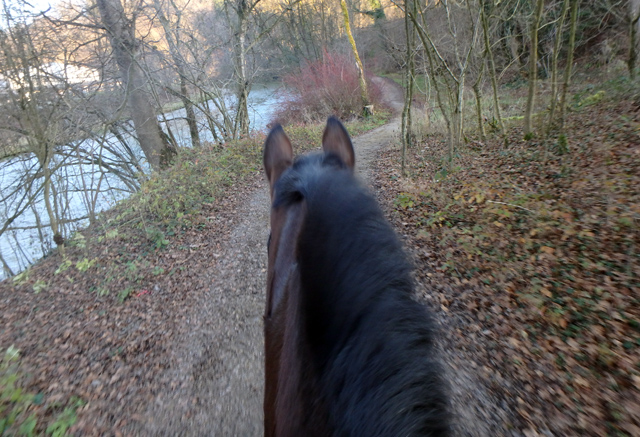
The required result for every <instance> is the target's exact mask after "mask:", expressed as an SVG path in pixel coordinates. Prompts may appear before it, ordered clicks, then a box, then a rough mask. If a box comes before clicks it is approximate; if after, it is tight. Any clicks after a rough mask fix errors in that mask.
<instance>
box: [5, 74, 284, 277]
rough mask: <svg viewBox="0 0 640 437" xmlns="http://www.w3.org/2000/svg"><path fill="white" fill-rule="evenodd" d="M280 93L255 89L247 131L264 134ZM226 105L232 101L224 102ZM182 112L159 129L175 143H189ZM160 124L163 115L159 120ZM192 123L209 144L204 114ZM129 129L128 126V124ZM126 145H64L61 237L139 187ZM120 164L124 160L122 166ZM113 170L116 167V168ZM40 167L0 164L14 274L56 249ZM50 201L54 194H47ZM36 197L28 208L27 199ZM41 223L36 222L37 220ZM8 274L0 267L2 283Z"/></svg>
mask: <svg viewBox="0 0 640 437" xmlns="http://www.w3.org/2000/svg"><path fill="white" fill-rule="evenodd" d="M278 92H279V90H278V89H277V88H276V87H273V86H270V87H269V86H259V85H257V86H254V88H253V90H252V91H251V93H250V94H249V118H250V123H251V124H250V125H251V128H252V129H254V130H260V131H264V130H265V129H266V125H267V123H269V121H270V119H271V117H272V115H273V113H274V110H275V107H276V105H277V103H278V96H277V94H278ZM226 103H227V107H229V106H231V104H232V103H233V101H232V97H229V99H228V100H227V102H226ZM184 117H185V110H184V109H178V110H176V111H173V112H171V113H168V114H165V115H164V119H166V123H165V122H164V121H161V125H162V127H163V129H164V130H165V131H167V124H168V126H169V128H170V130H171V133H172V135H173V137H174V138H175V139H176V141H177V142H178V144H180V145H181V146H184V147H189V146H190V145H191V138H190V135H189V129H188V126H187V123H186V121H185V120H184ZM159 120H163V117H159ZM196 121H197V124H198V131H199V134H200V140H201V141H203V142H204V141H210V142H212V141H213V135H212V133H211V131H210V130H209V127H208V124H207V123H206V119H205V116H204V114H202V112H200V111H198V110H196ZM129 129H132V126H129ZM121 138H122V139H123V140H124V143H122V142H121V141H119V139H118V138H117V137H116V136H115V135H113V134H106V135H105V136H104V138H103V139H102V140H101V141H98V140H95V139H86V140H82V141H77V142H74V143H72V144H69V145H66V146H64V147H62V148H60V149H59V150H58V153H57V154H56V155H55V156H54V157H53V158H52V163H51V166H50V168H52V169H55V171H54V172H53V175H52V182H53V184H52V185H53V186H54V187H55V188H56V191H57V193H58V195H57V196H55V199H56V202H55V204H54V205H53V207H54V208H55V209H57V211H58V214H57V216H59V217H65V218H66V219H68V222H65V223H62V227H63V228H64V232H63V234H64V235H69V234H70V233H71V231H72V230H74V229H77V228H79V227H83V226H86V225H87V224H88V216H89V211H91V210H94V211H95V213H96V214H97V213H98V212H100V211H104V210H106V209H109V208H111V207H112V206H114V205H115V203H116V202H118V201H120V200H122V199H124V198H126V197H128V196H129V195H130V194H131V193H133V192H134V191H135V190H136V188H137V185H138V182H137V181H136V180H135V179H132V178H130V177H127V176H126V175H127V174H133V173H135V168H136V166H138V168H142V169H143V170H144V171H148V168H149V167H148V165H147V163H146V161H145V159H144V155H143V154H142V151H141V150H140V147H139V145H138V143H137V141H136V140H135V139H134V138H133V137H132V136H131V135H129V134H125V135H123V136H122V137H121ZM79 155H82V156H84V157H85V159H84V163H82V164H81V163H78V162H77V161H78V156H79ZM97 158H100V159H101V160H102V161H103V162H104V163H106V164H107V165H110V166H111V167H112V168H113V167H115V168H116V170H119V171H118V173H120V174H122V176H121V177H118V176H117V175H116V172H113V171H111V172H108V171H105V170H104V169H103V168H101V167H100V166H99V165H97V164H96V163H95V161H96V159H97ZM123 160H124V161H127V163H126V164H123ZM116 166H117V167H116ZM38 170H39V165H38V161H37V159H36V158H35V157H34V156H33V155H32V154H30V155H24V156H18V157H15V158H11V159H8V160H5V161H2V162H0V196H1V198H2V199H3V200H2V204H1V206H0V226H3V224H4V223H5V222H6V221H7V219H8V218H10V217H13V216H15V219H14V220H13V222H12V223H11V224H10V229H11V230H7V231H6V232H5V233H3V234H2V235H0V255H2V258H4V261H5V262H6V263H7V265H8V267H9V268H10V269H11V271H12V272H13V273H14V274H15V273H18V272H20V271H22V270H24V269H26V268H27V267H28V266H29V265H31V264H32V263H34V262H35V261H37V260H38V259H40V258H42V257H43V256H45V255H46V254H47V253H49V252H50V251H51V249H52V246H54V243H53V241H52V238H53V236H52V235H51V230H50V228H49V222H48V215H47V212H46V208H45V202H44V196H43V193H42V191H41V190H40V191H37V190H38V189H39V188H40V189H41V187H42V182H43V177H42V175H39V174H37V172H38ZM27 176H31V177H33V176H35V178H34V179H35V182H34V183H33V184H31V185H29V184H28V183H26V182H27V181H28V179H29V178H28V177H27ZM50 197H53V196H50ZM29 198H32V199H34V200H33V201H32V202H30V203H31V204H30V205H29V206H27V203H28V202H27V200H28V199H29ZM39 220H40V221H39ZM6 275H7V273H6V272H5V271H4V269H1V268H0V280H1V279H4V278H5V277H6Z"/></svg>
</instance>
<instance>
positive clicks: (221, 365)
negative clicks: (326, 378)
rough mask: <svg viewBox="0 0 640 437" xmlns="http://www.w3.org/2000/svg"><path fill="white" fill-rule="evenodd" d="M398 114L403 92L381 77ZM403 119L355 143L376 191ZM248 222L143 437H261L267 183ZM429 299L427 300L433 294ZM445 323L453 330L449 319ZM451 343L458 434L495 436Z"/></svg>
mask: <svg viewBox="0 0 640 437" xmlns="http://www.w3.org/2000/svg"><path fill="white" fill-rule="evenodd" d="M376 80H377V81H378V83H379V84H380V85H381V86H382V87H383V89H384V94H385V97H386V99H387V101H389V102H391V105H392V108H393V109H394V111H395V112H396V114H399V112H400V111H401V109H402V91H401V90H400V89H399V88H398V87H397V86H394V85H393V84H391V83H389V82H388V81H386V80H384V79H380V78H377V79H376ZM399 126H400V118H399V116H396V117H395V118H394V119H393V120H391V121H390V122H389V123H387V124H386V125H384V126H382V127H380V128H378V129H375V130H373V131H370V132H368V133H366V134H364V135H361V136H359V137H357V138H355V139H354V147H355V150H356V169H357V172H358V173H359V174H360V176H361V177H362V178H363V179H365V180H366V181H367V182H368V183H369V184H371V182H372V177H373V175H372V169H373V163H374V161H375V159H376V155H377V154H378V152H379V151H380V150H382V149H384V148H386V147H388V146H389V145H390V144H392V143H394V142H395V141H397V139H398V136H399ZM239 215H240V217H244V218H243V219H242V220H241V221H240V222H239V224H238V225H237V226H236V227H235V228H234V229H233V231H232V234H231V238H230V241H229V244H228V245H227V247H226V250H224V251H223V253H221V254H220V257H219V258H218V262H217V264H216V267H215V268H214V269H212V271H211V272H210V273H209V282H210V283H211V284H212V285H211V287H210V289H209V291H208V293H207V294H206V295H205V297H204V299H202V301H201V302H200V305H198V306H196V307H193V308H192V309H191V311H192V312H191V314H189V315H188V317H184V318H183V320H186V322H184V323H183V326H179V327H177V329H176V330H177V332H178V333H181V334H179V335H177V336H175V342H174V346H173V347H172V348H171V349H170V350H172V351H173V353H172V364H171V365H170V366H169V369H170V370H168V371H167V372H166V374H165V375H163V376H162V377H161V378H160V383H161V384H160V385H161V387H162V388H161V391H160V393H159V394H158V395H157V396H156V398H155V401H153V402H152V403H151V404H150V405H149V408H148V411H147V414H146V416H147V417H145V418H139V419H141V420H140V421H139V423H145V424H146V425H145V426H146V428H144V429H142V430H140V432H141V433H143V434H153V435H221V436H222V435H225V436H227V435H228V436H231V435H233V436H254V435H261V434H262V392H263V371H262V368H263V363H262V353H263V338H262V314H263V307H264V284H265V281H266V266H267V257H266V254H267V252H266V241H267V236H268V232H269V225H268V218H269V199H268V191H267V185H266V182H264V181H263V182H261V184H260V187H259V188H258V189H257V190H256V191H255V192H254V193H253V194H252V195H251V198H250V201H249V202H248V203H246V207H245V208H244V209H243V210H241V211H239ZM427 294H428V293H427ZM442 321H443V322H444V323H446V324H448V325H450V326H451V323H448V322H446V321H444V320H442ZM450 348H451V345H448V344H446V342H444V349H445V356H446V361H447V362H448V363H451V364H448V368H449V372H450V378H449V379H450V380H451V381H452V390H451V392H452V397H453V405H454V409H455V410H456V411H455V416H456V423H457V425H456V434H457V435H473V436H482V435H489V434H490V432H489V429H492V430H494V431H495V429H496V428H495V427H494V426H483V425H479V422H485V423H486V421H491V420H492V419H491V418H490V417H488V416H489V414H488V413H487V411H490V409H489V408H487V407H488V405H484V406H483V405H482V404H490V403H491V401H490V400H489V398H488V397H487V396H484V395H483V393H484V391H483V390H481V389H480V388H478V384H477V382H476V381H475V378H473V376H472V375H473V372H472V371H471V370H470V368H469V366H472V365H474V364H473V363H466V364H465V363H464V362H462V360H461V359H459V358H457V357H456V356H455V352H453V351H451V350H447V349H450Z"/></svg>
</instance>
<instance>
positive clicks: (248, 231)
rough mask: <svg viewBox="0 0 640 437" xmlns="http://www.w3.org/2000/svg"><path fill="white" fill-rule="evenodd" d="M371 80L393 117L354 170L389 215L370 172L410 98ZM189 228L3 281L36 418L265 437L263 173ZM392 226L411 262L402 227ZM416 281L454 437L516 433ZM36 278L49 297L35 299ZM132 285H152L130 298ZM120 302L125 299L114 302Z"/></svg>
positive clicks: (360, 144) (374, 134)
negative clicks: (166, 239)
mask: <svg viewBox="0 0 640 437" xmlns="http://www.w3.org/2000/svg"><path fill="white" fill-rule="evenodd" d="M374 80H376V81H377V82H378V83H379V84H380V85H381V86H382V88H383V92H384V96H385V99H386V101H387V102H388V103H389V104H390V106H391V107H392V108H393V109H394V112H395V114H396V116H395V117H394V118H393V119H392V120H391V121H390V122H389V123H387V124H386V125H384V126H381V127H379V128H377V129H375V130H372V131H370V132H368V133H366V134H363V135H360V136H358V137H355V138H354V139H353V140H354V146H355V150H356V170H357V172H358V174H359V175H360V177H362V178H363V179H364V180H365V181H366V182H367V184H368V185H369V186H373V187H374V189H373V191H374V193H375V194H376V196H377V197H378V199H379V200H380V201H381V204H382V206H383V209H385V210H387V211H391V210H392V203H391V202H392V200H389V199H388V196H387V197H385V193H386V190H384V189H379V188H380V187H381V185H380V184H378V183H375V181H376V178H378V179H379V178H380V174H382V172H381V171H380V169H379V168H377V167H376V163H378V164H379V162H378V161H379V156H380V154H381V153H383V152H385V151H388V150H389V149H391V148H392V147H396V146H397V144H398V139H399V125H400V120H399V116H398V115H397V114H399V113H400V111H401V109H402V90H401V89H400V87H398V86H397V85H395V84H394V83H393V82H391V81H390V80H386V79H382V78H376V79H374ZM318 146H319V144H318ZM294 147H295V145H294ZM378 167H379V165H378ZM375 187H378V189H375ZM190 220H191V221H192V222H193V225H192V226H190V227H188V228H186V229H185V230H183V231H182V232H181V233H179V234H176V235H175V236H174V237H173V238H172V240H171V244H170V246H169V247H167V248H166V249H164V250H153V251H149V250H148V249H145V245H144V244H140V243H139V242H138V241H130V240H128V239H127V238H129V237H126V236H125V232H124V231H123V235H122V236H120V235H119V234H117V233H116V234H114V235H112V236H111V237H109V238H106V237H103V236H102V235H103V233H102V230H101V229H96V230H93V231H92V230H90V229H89V230H86V231H83V232H84V233H85V235H86V236H87V239H89V238H94V239H96V240H98V241H100V243H99V244H96V245H91V246H87V248H86V250H85V249H83V248H82V247H75V248H73V251H72V250H71V249H70V250H69V253H68V254H67V256H68V257H69V259H70V260H72V261H73V263H75V262H76V260H78V259H79V260H82V259H84V260H85V261H86V260H88V259H95V260H98V267H95V269H99V270H98V271H93V270H88V271H86V272H84V271H82V270H81V269H79V268H76V267H73V266H75V265H76V264H72V265H73V266H71V267H70V265H69V264H65V263H66V261H64V260H63V259H62V258H61V256H60V255H59V254H54V255H52V256H50V257H48V258H46V259H44V260H43V261H41V262H40V263H38V264H36V265H34V266H33V267H32V268H31V269H30V272H29V276H28V277H27V278H26V279H25V280H24V281H23V283H22V282H18V283H13V282H11V281H4V282H2V283H0V323H1V326H2V327H3V329H0V346H3V347H5V348H6V347H8V346H9V345H15V347H16V348H17V349H19V350H20V357H21V358H20V359H21V362H20V368H21V369H22V372H23V373H24V375H25V377H24V381H23V386H24V387H25V389H26V390H27V391H28V392H30V393H42V394H43V395H44V398H45V404H43V405H42V406H35V407H34V408H35V409H36V410H38V409H40V411H39V414H40V415H41V416H47V415H51V414H52V413H51V410H50V408H51V407H50V405H54V404H53V403H55V402H59V403H60V404H61V405H65V403H66V402H68V401H69V399H73V398H74V397H78V398H80V399H82V401H83V405H82V407H80V408H78V410H77V418H78V420H77V422H76V423H75V424H74V426H73V427H72V428H71V432H72V433H74V434H77V435H116V436H118V435H167V436H174V435H219V436H257V435H261V434H262V427H263V425H262V396H263V384H264V381H263V358H262V354H263V337H262V335H263V333H262V314H263V311H264V300H265V298H264V293H265V282H266V267H267V250H266V242H267V236H268V233H269V198H268V188H267V184H266V181H265V178H264V176H263V175H262V171H256V172H255V174H253V175H252V176H251V177H249V178H248V179H247V180H246V181H245V182H243V183H242V184H236V185H234V187H233V192H232V193H229V195H228V196H225V197H223V198H222V199H220V201H219V202H216V204H215V205H213V204H212V205H204V206H203V210H202V212H201V213H199V215H198V216H193V217H190ZM394 224H395V225H396V228H397V229H398V232H399V234H400V235H402V236H403V238H405V239H406V240H407V241H406V243H407V244H406V245H407V247H408V249H409V250H410V252H411V250H413V249H411V247H412V245H411V242H410V241H409V240H408V239H407V236H406V235H403V225H402V223H398V222H397V220H396V221H394ZM92 232H93V233H95V234H96V235H92ZM412 256H414V257H415V256H418V255H417V254H415V253H412ZM64 266H66V267H65V268H63V267H64ZM110 266H120V267H122V268H121V269H120V270H113V271H112V270H110V268H111V267H110ZM123 266H124V267H123ZM122 271H124V272H125V273H124V274H123V273H117V272H122ZM421 277H422V275H420V274H417V275H416V278H417V282H418V287H417V291H418V296H419V298H422V299H424V300H425V301H426V302H427V303H428V304H429V305H430V306H431V307H432V308H433V309H434V311H435V312H436V314H437V318H438V319H439V320H440V322H441V326H442V332H441V335H440V340H441V341H440V344H441V349H442V356H443V361H444V362H446V368H447V372H448V374H447V380H448V381H449V382H450V385H451V396H452V405H453V410H454V423H455V427H456V429H455V434H456V435H468V436H485V435H511V434H509V433H508V432H507V431H505V428H506V426H507V424H510V423H513V422H512V420H511V417H512V414H511V413H509V412H507V411H506V410H505V409H506V407H504V406H503V405H506V404H504V403H501V402H498V401H496V400H495V399H494V398H493V397H492V395H491V393H492V391H491V390H490V387H488V385H490V384H495V383H497V384H503V385H504V384H505V382H504V381H493V382H491V381H487V379H486V378H485V379H483V380H480V379H479V378H478V377H477V376H476V375H478V374H479V369H481V368H483V366H485V363H477V362H475V361H474V359H475V358H474V356H473V354H471V356H469V354H467V355H463V353H462V352H461V351H460V350H459V348H458V347H457V344H456V342H457V341H458V340H456V339H457V338H459V337H458V336H453V335H449V334H448V332H449V330H451V329H455V330H458V332H460V331H462V332H464V331H465V329H466V325H467V324H468V321H465V320H464V319H463V318H461V317H458V316H454V315H452V314H451V313H449V312H447V311H445V310H443V309H441V305H440V304H439V302H437V299H436V298H435V297H434V296H435V295H434V293H432V290H431V289H427V287H426V286H425V285H424V284H423V283H421V282H420V281H421ZM139 278H143V280H141V282H138V279H139ZM36 279H37V281H39V282H40V283H44V284H46V291H43V292H40V293H34V291H33V285H34V284H35V283H36ZM100 281H103V282H104V283H105V284H107V283H108V284H109V287H110V289H111V293H112V294H111V295H109V294H104V293H101V292H100V289H99V288H97V287H100ZM131 283H135V284H148V285H137V286H136V288H133V289H132V288H131V286H130V285H129V284H131ZM438 286H439V287H445V288H446V287H447V284H445V283H439V284H438ZM114 292H117V293H121V292H126V293H127V295H126V296H129V297H128V298H127V300H126V301H125V302H124V303H122V304H118V303H117V302H116V299H115V297H114V296H113V293H114ZM107 293H108V292H107ZM478 347H479V348H482V347H483V345H481V344H479V345H478ZM486 365H488V364H486ZM485 367H486V366H485Z"/></svg>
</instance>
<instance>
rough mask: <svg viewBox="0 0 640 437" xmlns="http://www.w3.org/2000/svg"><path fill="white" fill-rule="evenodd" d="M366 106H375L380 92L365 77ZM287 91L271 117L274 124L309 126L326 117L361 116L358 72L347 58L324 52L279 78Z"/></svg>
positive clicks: (379, 99) (378, 103)
mask: <svg viewBox="0 0 640 437" xmlns="http://www.w3.org/2000/svg"><path fill="white" fill-rule="evenodd" d="M366 80H367V88H368V91H369V100H370V103H371V104H373V105H375V106H377V107H379V105H380V102H381V95H382V93H381V90H380V88H379V87H378V86H376V84H375V83H373V82H372V81H371V80H370V77H367V78H366ZM283 82H284V85H285V87H286V88H287V90H288V93H287V94H286V97H285V98H284V99H283V101H282V102H281V108H280V110H279V111H278V112H277V113H276V115H275V120H274V121H277V122H278V123H282V124H289V123H312V122H318V121H324V120H325V119H326V118H327V116H328V115H331V114H333V115H335V116H337V117H339V118H341V119H343V120H344V119H349V118H352V117H354V116H357V115H359V114H360V113H362V101H361V97H360V84H359V81H358V71H357V69H356V66H355V62H353V61H352V60H351V59H350V58H349V57H347V56H343V55H337V54H329V53H327V52H325V53H324V56H323V59H321V60H318V61H315V62H312V63H309V64H307V65H305V66H304V67H302V68H301V69H300V71H299V72H296V73H292V74H290V75H288V76H286V77H284V79H283Z"/></svg>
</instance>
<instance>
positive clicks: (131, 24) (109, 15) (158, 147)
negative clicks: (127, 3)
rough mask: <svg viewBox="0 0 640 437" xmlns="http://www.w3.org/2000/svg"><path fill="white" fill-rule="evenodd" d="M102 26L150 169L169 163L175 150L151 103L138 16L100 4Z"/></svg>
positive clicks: (115, 2) (113, 0)
mask: <svg viewBox="0 0 640 437" xmlns="http://www.w3.org/2000/svg"><path fill="white" fill-rule="evenodd" d="M96 2H97V5H98V9H99V11H100V16H101V18H102V23H103V25H104V28H105V30H106V31H107V35H108V37H109V41H110V43H111V47H112V49H113V53H114V57H115V59H116V62H117V64H118V67H119V69H120V77H121V79H122V82H123V85H124V88H125V90H126V95H127V106H128V107H129V111H130V115H131V118H132V120H133V123H134V125H135V128H136V133H137V134H138V141H139V142H140V147H141V148H142V150H143V151H144V154H145V156H146V158H147V161H148V162H149V164H150V165H151V168H153V169H158V168H160V167H161V165H164V164H166V163H168V161H169V159H170V158H171V156H172V155H173V153H174V151H173V148H172V147H171V146H170V145H169V143H168V142H167V141H165V140H164V138H163V136H162V131H161V130H160V126H159V125H158V120H157V117H156V113H155V111H154V109H153V106H152V105H151V102H150V99H149V95H148V92H149V81H148V78H147V76H146V75H145V73H144V71H142V68H141V65H140V63H139V59H138V57H139V55H140V42H139V41H138V39H137V38H136V35H135V20H136V14H135V12H134V13H133V14H132V17H130V18H129V17H127V15H126V14H125V11H124V7H123V6H122V3H121V2H120V0H97V1H96Z"/></svg>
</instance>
